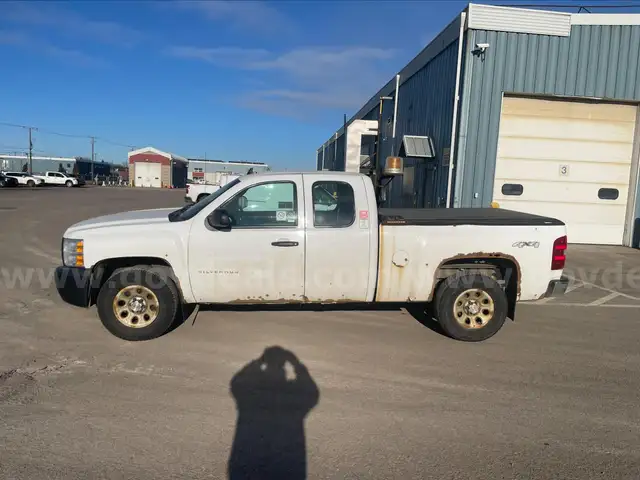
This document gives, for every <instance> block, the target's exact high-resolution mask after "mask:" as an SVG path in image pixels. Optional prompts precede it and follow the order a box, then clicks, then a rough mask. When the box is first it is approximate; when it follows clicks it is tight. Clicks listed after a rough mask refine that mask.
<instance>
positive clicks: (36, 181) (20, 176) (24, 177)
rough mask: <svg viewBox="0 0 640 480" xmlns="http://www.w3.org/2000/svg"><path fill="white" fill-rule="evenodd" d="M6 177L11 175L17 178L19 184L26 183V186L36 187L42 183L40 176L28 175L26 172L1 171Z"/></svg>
mask: <svg viewBox="0 0 640 480" xmlns="http://www.w3.org/2000/svg"><path fill="white" fill-rule="evenodd" d="M2 173H4V174H5V175H6V176H7V177H12V178H15V179H16V180H18V183H19V184H20V185H26V186H28V187H37V186H39V185H44V180H43V179H41V178H36V177H34V176H33V175H29V174H28V173H26V172H2Z"/></svg>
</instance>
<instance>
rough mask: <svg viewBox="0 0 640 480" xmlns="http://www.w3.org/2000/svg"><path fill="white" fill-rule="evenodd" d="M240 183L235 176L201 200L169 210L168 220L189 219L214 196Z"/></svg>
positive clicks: (211, 200)
mask: <svg viewBox="0 0 640 480" xmlns="http://www.w3.org/2000/svg"><path fill="white" fill-rule="evenodd" d="M239 183H240V179H239V178H236V179H235V180H233V181H231V182H229V183H227V184H226V185H225V186H224V187H222V188H220V189H218V190H216V191H215V192H213V193H212V194H210V195H207V196H206V197H204V198H203V199H202V200H200V201H199V202H196V203H192V204H191V205H185V206H184V207H182V208H180V209H178V210H176V211H175V212H171V213H170V214H169V221H171V222H183V221H185V220H189V219H191V218H193V217H195V216H196V215H197V214H198V213H200V212H201V211H202V209H203V208H205V207H206V206H207V205H209V204H210V203H211V202H213V201H214V200H215V199H216V198H218V197H219V196H220V195H222V194H223V193H224V192H226V191H228V190H229V189H231V188H233V187H235V186H236V185H237V184H239Z"/></svg>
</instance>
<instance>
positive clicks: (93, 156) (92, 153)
mask: <svg viewBox="0 0 640 480" xmlns="http://www.w3.org/2000/svg"><path fill="white" fill-rule="evenodd" d="M95 143H96V137H91V181H92V182H93V162H94V160H95V153H94V147H95Z"/></svg>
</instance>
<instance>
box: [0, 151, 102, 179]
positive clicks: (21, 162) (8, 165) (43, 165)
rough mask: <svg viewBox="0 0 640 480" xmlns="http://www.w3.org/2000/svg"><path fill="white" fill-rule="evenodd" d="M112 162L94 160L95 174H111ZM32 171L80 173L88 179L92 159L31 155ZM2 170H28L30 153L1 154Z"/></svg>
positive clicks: (0, 165) (0, 167)
mask: <svg viewBox="0 0 640 480" xmlns="http://www.w3.org/2000/svg"><path fill="white" fill-rule="evenodd" d="M112 166H113V165H112V164H110V163H106V162H93V176H94V177H95V176H96V175H110V174H111V168H112ZM31 169H32V170H31V173H36V174H38V173H44V172H52V171H53V172H62V173H67V174H70V175H78V176H81V177H83V178H85V179H87V180H89V179H90V178H91V173H92V169H91V160H89V159H88V158H84V157H49V156H36V155H33V156H32V157H31ZM0 170H3V171H8V172H28V171H29V156H28V155H0Z"/></svg>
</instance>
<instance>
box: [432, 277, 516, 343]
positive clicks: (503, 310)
mask: <svg viewBox="0 0 640 480" xmlns="http://www.w3.org/2000/svg"><path fill="white" fill-rule="evenodd" d="M483 307H486V308H483ZM508 308H509V302H508V299H507V295H506V293H505V292H504V290H503V289H502V287H501V286H500V284H499V283H498V282H497V281H496V280H494V279H492V278H490V277H488V276H485V275H480V274H474V273H462V274H456V275H453V276H451V277H448V278H446V279H445V280H443V282H442V283H441V284H440V285H439V286H438V290H437V292H436V298H435V314H436V318H437V319H438V323H439V324H440V326H441V327H442V330H443V331H444V332H445V333H446V334H447V335H448V336H449V337H451V338H453V339H456V340H461V341H464V342H481V341H484V340H487V339H488V338H491V337H493V336H494V335H495V334H496V333H498V330H500V329H501V328H502V326H503V325H504V322H505V321H506V319H507V312H508ZM476 311H477V313H476Z"/></svg>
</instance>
